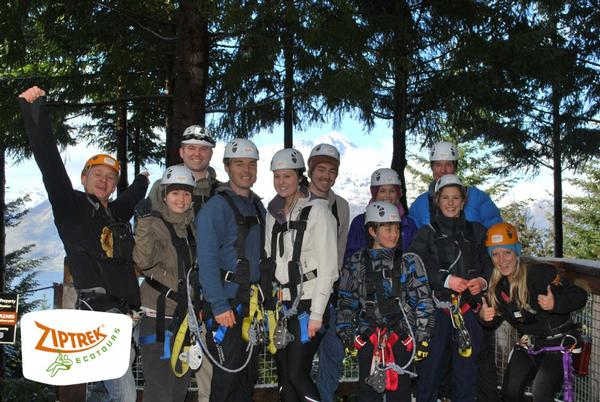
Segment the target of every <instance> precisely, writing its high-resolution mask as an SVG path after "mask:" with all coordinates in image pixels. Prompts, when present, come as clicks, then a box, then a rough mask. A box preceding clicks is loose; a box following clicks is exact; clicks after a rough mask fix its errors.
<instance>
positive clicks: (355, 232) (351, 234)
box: [344, 213, 417, 261]
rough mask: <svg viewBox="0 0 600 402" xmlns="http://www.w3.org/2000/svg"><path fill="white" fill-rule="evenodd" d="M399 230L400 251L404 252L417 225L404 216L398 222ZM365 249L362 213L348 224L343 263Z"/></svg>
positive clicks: (363, 215) (365, 241) (363, 216)
mask: <svg viewBox="0 0 600 402" xmlns="http://www.w3.org/2000/svg"><path fill="white" fill-rule="evenodd" d="M400 230H401V233H402V251H406V250H408V246H410V243H411V242H412V239H413V237H414V235H415V233H416V232H417V225H416V224H415V222H414V221H413V220H412V218H411V217H409V216H408V215H404V216H403V217H402V219H401V220H400ZM365 247H367V239H366V238H365V214H364V213H362V214H360V215H357V216H356V217H355V218H354V219H353V220H352V224H350V230H349V231H348V242H347V243H346V252H345V253H344V261H347V260H348V258H350V256H351V255H352V254H354V253H355V252H357V251H358V250H360V249H361V248H365Z"/></svg>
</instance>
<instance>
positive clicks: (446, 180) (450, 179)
mask: <svg viewBox="0 0 600 402" xmlns="http://www.w3.org/2000/svg"><path fill="white" fill-rule="evenodd" d="M451 185H456V186H460V187H462V188H463V189H464V188H465V185H464V184H463V182H462V181H461V180H460V179H459V178H458V176H456V175H455V174H445V175H443V176H442V177H440V178H439V179H438V181H437V182H436V183H435V192H436V193H437V192H439V191H440V190H441V189H443V188H444V187H446V186H451Z"/></svg>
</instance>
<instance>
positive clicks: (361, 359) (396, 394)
mask: <svg viewBox="0 0 600 402" xmlns="http://www.w3.org/2000/svg"><path fill="white" fill-rule="evenodd" d="M392 352H393V353H394V361H395V363H396V364H397V365H399V366H404V365H405V364H406V362H408V359H410V355H411V354H410V353H409V352H407V350H406V347H405V346H404V345H403V344H402V341H401V340H400V339H399V340H398V342H396V343H395V344H394V346H392ZM372 360H373V344H372V343H371V342H370V341H367V343H366V344H365V346H363V347H362V348H361V349H360V350H359V351H358V370H359V371H358V376H359V380H358V384H359V385H358V401H359V402H374V401H376V402H379V401H382V400H383V396H384V395H385V396H386V401H387V402H410V400H411V395H410V394H411V392H410V377H409V376H408V375H407V374H404V375H400V376H398V388H397V389H396V390H395V391H385V392H383V393H381V394H378V393H377V392H376V391H375V390H374V389H373V387H371V386H370V385H368V384H367V383H366V382H365V379H366V378H367V377H368V376H369V375H370V374H371V362H372ZM409 369H411V367H410V366H409Z"/></svg>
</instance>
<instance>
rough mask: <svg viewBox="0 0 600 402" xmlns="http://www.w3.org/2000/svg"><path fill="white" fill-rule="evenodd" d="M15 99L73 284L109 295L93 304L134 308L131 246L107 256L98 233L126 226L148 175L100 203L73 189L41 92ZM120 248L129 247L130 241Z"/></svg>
mask: <svg viewBox="0 0 600 402" xmlns="http://www.w3.org/2000/svg"><path fill="white" fill-rule="evenodd" d="M19 103H20V106H21V112H22V114H23V119H24V121H25V130H26V132H27V136H28V137H29V143H30V146H31V150H32V152H33V156H34V158H35V161H36V162H37V164H38V166H39V168H40V170H41V172H42V178H43V181H44V186H45V187H46V191H47V192H48V199H49V201H50V204H51V205H52V212H53V214H54V223H55V225H56V228H57V230H58V234H59V236H60V238H61V240H62V242H63V245H64V247H65V253H66V256H67V258H66V259H67V264H68V265H69V269H70V271H71V274H72V276H73V281H74V284H75V288H76V289H78V290H81V289H89V288H95V287H101V288H104V289H105V290H106V293H107V294H108V295H109V298H108V299H109V300H108V301H107V300H103V301H102V302H101V303H98V305H96V306H93V308H94V309H98V310H106V309H109V308H111V307H117V306H118V305H119V304H121V305H128V306H129V307H138V306H139V304H140V293H139V286H138V282H137V279H136V276H135V272H134V269H133V264H132V262H131V259H132V257H131V251H132V250H129V251H128V252H124V253H122V254H123V255H124V256H123V257H122V258H110V257H108V256H107V253H106V252H105V251H104V250H103V248H102V245H101V234H102V232H103V230H104V231H105V233H106V229H105V228H110V227H112V226H113V225H117V226H118V227H120V228H125V230H126V229H127V228H128V225H129V223H128V222H129V220H130V219H131V217H132V216H133V209H134V207H135V205H136V204H137V203H138V202H139V201H140V200H141V199H142V198H144V195H145V194H146V189H147V187H148V180H147V178H146V177H144V176H143V175H138V176H137V177H136V179H135V180H134V182H133V183H132V184H131V186H129V188H128V189H127V190H126V191H124V192H123V193H122V194H121V195H119V196H118V197H117V199H115V200H114V201H112V202H110V203H109V204H108V208H104V206H103V205H102V204H101V203H100V202H99V200H98V199H97V198H96V197H95V196H94V195H92V194H86V193H84V192H81V191H77V190H74V189H73V186H72V184H71V181H70V180H69V176H68V175H67V171H66V170H65V167H64V165H63V163H62V160H61V157H60V154H59V152H58V149H57V146H56V140H55V138H54V136H53V135H52V130H51V127H50V120H49V116H48V111H47V109H46V101H45V97H41V98H39V99H37V100H36V101H35V102H34V103H32V104H30V103H28V102H27V101H25V100H24V99H22V98H19ZM115 230H116V229H115ZM115 230H113V233H114V234H116V232H115ZM113 237H114V238H116V236H113ZM126 243H129V242H126ZM123 247H124V249H125V250H127V249H130V248H131V249H132V248H133V241H132V240H131V243H130V244H123ZM127 254H128V255H127Z"/></svg>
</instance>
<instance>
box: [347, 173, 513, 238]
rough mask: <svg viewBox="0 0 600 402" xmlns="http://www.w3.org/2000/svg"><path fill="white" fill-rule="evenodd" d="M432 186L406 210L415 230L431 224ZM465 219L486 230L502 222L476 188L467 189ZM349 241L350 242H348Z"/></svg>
mask: <svg viewBox="0 0 600 402" xmlns="http://www.w3.org/2000/svg"><path fill="white" fill-rule="evenodd" d="M433 186H434V184H432V185H430V186H429V191H427V192H425V193H423V194H421V195H420V196H418V197H417V199H416V200H415V201H414V202H413V203H412V205H411V206H410V208H409V209H408V215H409V216H410V217H411V218H413V219H414V221H415V223H416V224H417V228H418V229H420V228H421V226H424V225H427V224H428V223H429V222H431V211H430V210H429V201H430V197H431V199H433ZM465 218H466V219H467V220H468V221H471V222H479V223H481V224H482V225H483V226H485V228H486V229H488V228H489V227H490V226H492V225H493V224H496V223H498V222H502V217H500V211H499V210H498V207H497V206H496V204H494V201H492V199H491V198H490V197H489V196H488V195H487V194H486V193H485V192H483V191H481V190H480V189H478V188H477V187H468V188H467V205H465ZM348 241H350V240H348Z"/></svg>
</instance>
